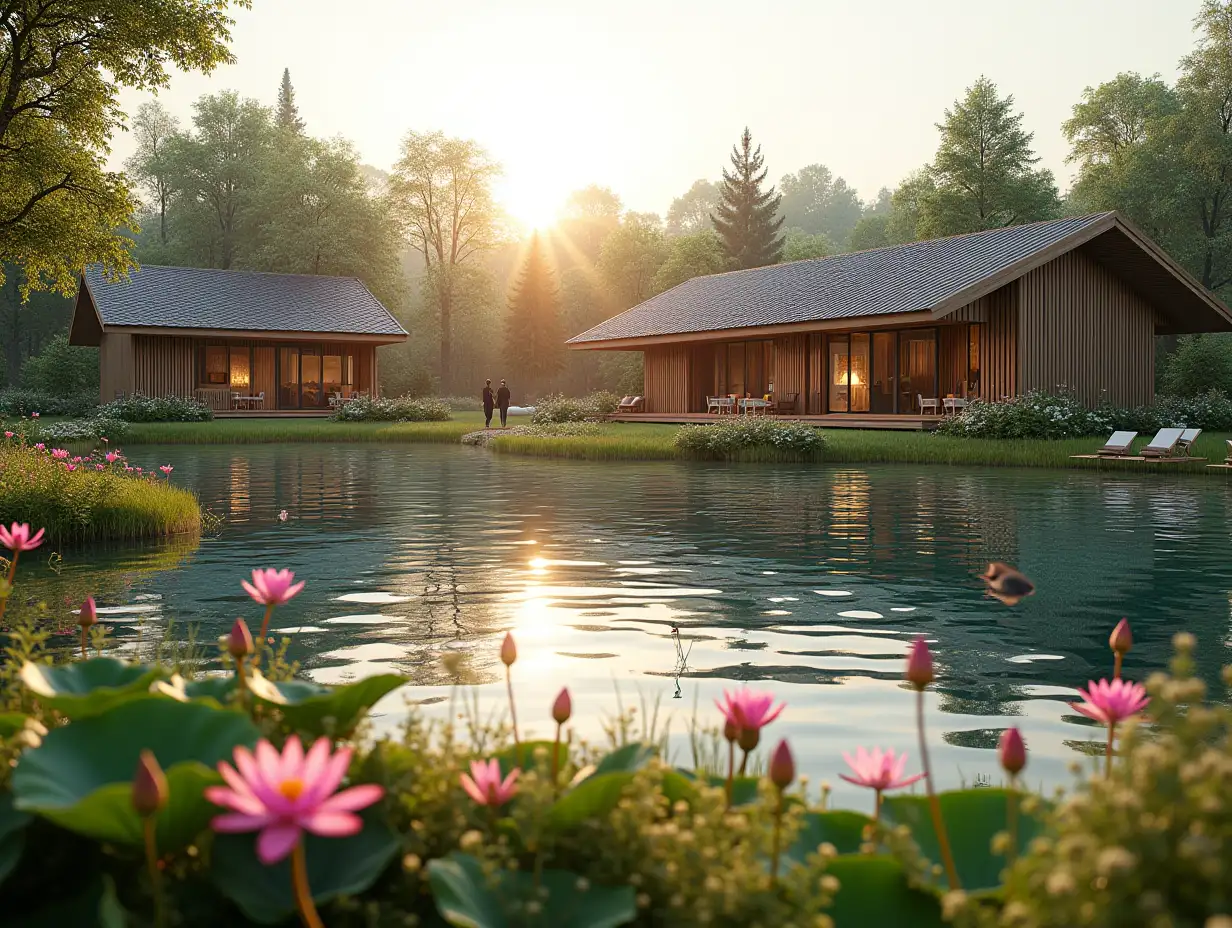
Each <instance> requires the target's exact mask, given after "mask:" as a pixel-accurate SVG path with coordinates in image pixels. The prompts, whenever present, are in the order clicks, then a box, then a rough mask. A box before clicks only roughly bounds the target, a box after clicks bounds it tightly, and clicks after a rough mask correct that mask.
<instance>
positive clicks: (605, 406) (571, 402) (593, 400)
mask: <svg viewBox="0 0 1232 928" xmlns="http://www.w3.org/2000/svg"><path fill="white" fill-rule="evenodd" d="M619 405H620V397H619V396H617V395H616V394H615V393H604V392H599V393H591V394H590V395H588V396H578V397H574V396H561V395H559V394H558V395H556V396H545V397H544V398H543V399H541V400H539V401H538V402H537V403H535V412H534V414H533V415H532V416H531V417H530V421H531V422H532V423H534V424H535V425H546V424H549V423H553V422H589V421H593V420H597V419H602V418H603V417H604V416H609V415H611V414H612V413H614V412H615V411H616V407H617V406H619Z"/></svg>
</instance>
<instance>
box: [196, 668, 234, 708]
mask: <svg viewBox="0 0 1232 928" xmlns="http://www.w3.org/2000/svg"><path fill="white" fill-rule="evenodd" d="M234 692H235V677H234V676H233V675H231V674H228V675H227V676H225V677H202V678H201V679H200V680H190V681H189V682H187V683H185V684H184V694H185V695H186V696H187V697H188V698H189V699H212V700H214V702H216V703H218V705H220V706H225V705H227V704H228V703H229V702H230V701H231V694H232V693H234Z"/></svg>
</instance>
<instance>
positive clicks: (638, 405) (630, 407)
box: [616, 396, 645, 412]
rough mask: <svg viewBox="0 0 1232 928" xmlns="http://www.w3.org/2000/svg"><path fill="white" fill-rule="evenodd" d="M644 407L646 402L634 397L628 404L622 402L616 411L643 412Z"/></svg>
mask: <svg viewBox="0 0 1232 928" xmlns="http://www.w3.org/2000/svg"><path fill="white" fill-rule="evenodd" d="M643 406H645V400H643V399H642V398H641V397H640V396H635V397H633V399H631V400H629V402H627V403H623V402H622V403H621V404H620V405H619V406H618V407H617V408H616V411H617V412H641V411H642V407H643Z"/></svg>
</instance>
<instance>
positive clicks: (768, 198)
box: [712, 127, 783, 269]
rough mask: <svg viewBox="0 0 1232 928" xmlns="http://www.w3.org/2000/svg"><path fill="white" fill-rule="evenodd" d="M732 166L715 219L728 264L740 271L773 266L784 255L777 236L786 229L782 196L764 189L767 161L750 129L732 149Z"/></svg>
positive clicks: (727, 172)
mask: <svg viewBox="0 0 1232 928" xmlns="http://www.w3.org/2000/svg"><path fill="white" fill-rule="evenodd" d="M731 163H732V167H731V170H728V169H727V168H724V169H723V185H722V188H721V190H720V197H721V199H720V202H719V205H718V207H717V208H716V209H715V211H714V215H713V216H712V222H713V223H714V229H715V231H716V232H718V233H719V237H720V238H721V239H723V247H724V249H725V250H726V252H727V259H728V263H729V264H730V265H731V266H732V267H733V268H738V269H739V268H750V267H762V266H764V265H767V264H774V263H775V262H777V261H778V260H779V257H780V256H781V255H782V252H783V239H782V238H781V237H780V236H779V234H778V233H779V228H780V227H781V226H782V225H783V217H782V216H778V209H779V204H780V202H781V200H782V196H780V195H779V194H777V193H775V191H774V188H773V187H771V188H770V189H769V190H765V191H763V190H762V189H761V188H762V184H763V183H765V180H766V169H765V167H764V164H765V161H764V159H763V158H762V154H761V146H760V145H759V146H757V148H756V149H754V148H753V135H752V133H750V132H749V130H748V128H747V127H746V128H745V130H744V132H743V134H742V135H741V136H740V144H739V145H738V146H737V145H733V146H732V152H731ZM776 217H777V218H776Z"/></svg>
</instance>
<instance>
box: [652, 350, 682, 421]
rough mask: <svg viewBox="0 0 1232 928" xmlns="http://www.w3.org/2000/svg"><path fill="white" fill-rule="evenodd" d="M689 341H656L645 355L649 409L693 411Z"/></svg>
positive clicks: (657, 410)
mask: <svg viewBox="0 0 1232 928" xmlns="http://www.w3.org/2000/svg"><path fill="white" fill-rule="evenodd" d="M691 356H692V355H691V353H690V350H689V346H688V345H656V346H655V347H653V348H647V349H646V352H645V356H644V362H645V381H646V394H645V396H646V412H688V411H689V379H690V378H689V360H690V358H691Z"/></svg>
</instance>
